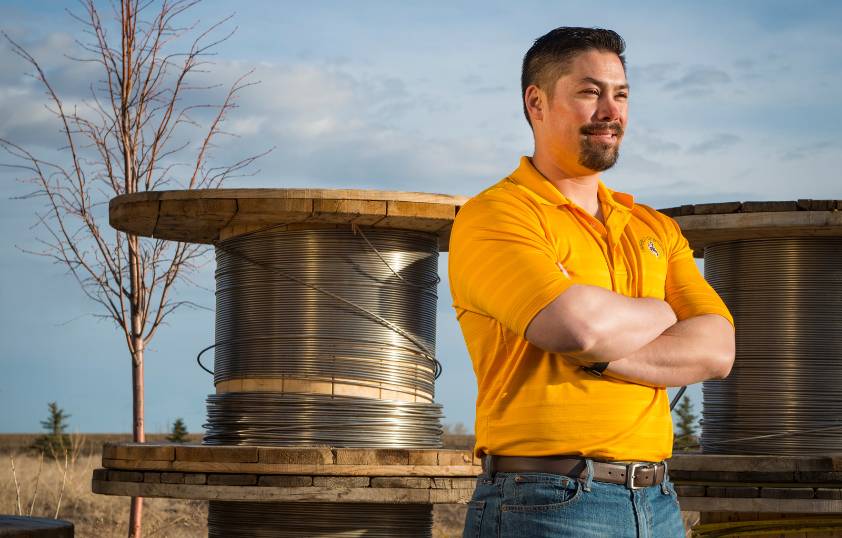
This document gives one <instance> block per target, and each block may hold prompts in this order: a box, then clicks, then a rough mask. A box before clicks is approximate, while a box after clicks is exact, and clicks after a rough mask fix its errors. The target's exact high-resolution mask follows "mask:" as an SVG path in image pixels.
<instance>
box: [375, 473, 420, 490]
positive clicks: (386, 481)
mask: <svg viewBox="0 0 842 538" xmlns="http://www.w3.org/2000/svg"><path fill="white" fill-rule="evenodd" d="M431 485H432V484H431V481H430V479H429V478H421V477H407V476H400V477H398V476H394V477H392V476H378V477H374V478H372V479H371V487H373V488H412V489H429V488H430V487H431Z"/></svg>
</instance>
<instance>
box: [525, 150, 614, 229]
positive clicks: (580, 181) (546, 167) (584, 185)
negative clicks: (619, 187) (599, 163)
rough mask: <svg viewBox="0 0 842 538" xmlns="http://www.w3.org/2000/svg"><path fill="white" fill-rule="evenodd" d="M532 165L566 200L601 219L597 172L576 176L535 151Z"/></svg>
mask: <svg viewBox="0 0 842 538" xmlns="http://www.w3.org/2000/svg"><path fill="white" fill-rule="evenodd" d="M532 166H534V167H535V169H536V170H538V171H539V172H541V175H543V176H544V177H545V178H547V179H548V180H549V181H550V183H552V184H553V185H554V186H555V188H556V189H558V191H559V192H560V193H561V194H563V195H564V196H565V197H566V198H567V199H568V200H570V201H571V202H573V203H574V204H576V205H577V206H579V207H581V208H582V209H583V210H585V211H586V212H587V213H588V214H590V215H592V216H594V217H597V218H598V219H599V220H602V218H601V217H602V216H601V211H600V207H599V196H598V194H597V193H598V192H599V174H590V175H584V176H578V175H575V174H570V173H568V172H567V171H565V170H564V169H563V168H562V167H560V166H558V164H557V163H555V162H553V161H552V160H550V159H547V158H544V157H543V155H541V154H540V153H537V152H536V154H535V155H534V156H533V157H532Z"/></svg>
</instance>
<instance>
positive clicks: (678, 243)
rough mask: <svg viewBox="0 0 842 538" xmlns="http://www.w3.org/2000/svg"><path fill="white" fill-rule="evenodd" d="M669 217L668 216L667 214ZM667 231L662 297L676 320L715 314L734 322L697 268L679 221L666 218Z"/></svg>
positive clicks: (726, 308)
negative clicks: (666, 256)
mask: <svg viewBox="0 0 842 538" xmlns="http://www.w3.org/2000/svg"><path fill="white" fill-rule="evenodd" d="M667 218H669V217H667ZM667 233H668V234H669V235H670V237H669V238H668V239H669V241H670V257H669V265H668V266H667V279H666V289H665V300H666V301H667V302H668V303H669V305H670V306H671V307H672V309H673V310H674V311H675V315H676V317H677V318H678V319H679V320H683V319H687V318H692V317H695V316H701V315H703V314H718V315H720V316H722V317H723V318H725V319H727V320H728V321H729V322H730V323H731V325H734V318H733V316H731V313H730V312H729V311H728V307H727V306H725V303H724V302H723V301H722V299H721V298H720V297H719V295H718V294H717V293H716V291H715V290H714V289H713V288H712V287H711V285H710V284H708V283H707V281H706V280H705V278H704V277H703V276H702V274H701V273H700V272H699V268H698V267H697V266H696V262H695V260H693V251H692V249H691V248H690V245H689V243H688V242H687V239H686V238H685V237H684V234H682V233H681V228H679V226H678V223H677V222H675V220H674V219H672V218H669V224H668V225H667Z"/></svg>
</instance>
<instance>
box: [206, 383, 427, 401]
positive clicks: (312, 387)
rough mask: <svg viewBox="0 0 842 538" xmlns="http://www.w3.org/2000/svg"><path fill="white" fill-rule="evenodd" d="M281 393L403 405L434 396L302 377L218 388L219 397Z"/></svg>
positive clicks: (394, 387)
mask: <svg viewBox="0 0 842 538" xmlns="http://www.w3.org/2000/svg"><path fill="white" fill-rule="evenodd" d="M244 391H245V392H278V393H281V394H300V393H306V394H330V395H335V396H355V397H358V398H371V399H375V400H399V401H403V402H432V401H433V395H432V394H430V393H428V392H423V391H418V392H417V393H414V394H413V393H407V392H404V391H402V390H400V387H398V386H396V385H389V384H386V383H379V386H360V385H358V384H356V383H355V382H354V380H352V379H333V380H329V379H327V380H315V379H305V378H299V377H282V378H245V379H228V380H225V381H221V382H219V383H217V384H216V393H217V394H224V393H226V392H244Z"/></svg>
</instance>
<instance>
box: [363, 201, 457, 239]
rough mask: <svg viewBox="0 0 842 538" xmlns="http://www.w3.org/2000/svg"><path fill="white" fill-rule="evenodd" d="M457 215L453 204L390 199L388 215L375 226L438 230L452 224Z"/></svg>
mask: <svg viewBox="0 0 842 538" xmlns="http://www.w3.org/2000/svg"><path fill="white" fill-rule="evenodd" d="M455 217H456V209H455V207H454V206H452V205H441V204H430V203H424V202H406V201H400V200H390V201H389V202H388V206H387V210H386V217H385V218H384V219H383V220H381V221H379V222H378V223H377V224H376V225H375V226H376V227H383V228H402V229H407V230H420V231H426V232H438V231H439V230H442V229H444V228H445V227H447V226H450V225H451V223H452V222H453V219H454V218H455Z"/></svg>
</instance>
